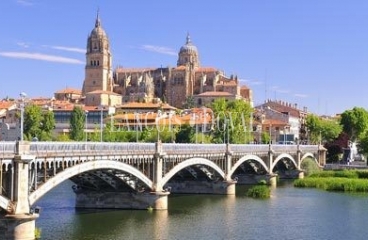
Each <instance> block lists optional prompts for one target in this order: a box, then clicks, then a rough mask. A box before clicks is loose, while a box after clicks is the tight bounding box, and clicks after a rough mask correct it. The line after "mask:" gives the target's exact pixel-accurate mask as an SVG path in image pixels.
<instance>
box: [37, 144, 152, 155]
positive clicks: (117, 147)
mask: <svg viewBox="0 0 368 240" xmlns="http://www.w3.org/2000/svg"><path fill="white" fill-rule="evenodd" d="M30 151H31V153H36V154H42V153H43V154H47V153H53V154H61V153H63V154H66V153H69V154H70V153H84V154H88V153H93V154H97V155H100V154H106V153H109V154H113V153H115V154H154V152H155V144H154V143H139V144H137V143H106V142H101V143H100V142H83V143H80V142H32V143H31V149H30Z"/></svg>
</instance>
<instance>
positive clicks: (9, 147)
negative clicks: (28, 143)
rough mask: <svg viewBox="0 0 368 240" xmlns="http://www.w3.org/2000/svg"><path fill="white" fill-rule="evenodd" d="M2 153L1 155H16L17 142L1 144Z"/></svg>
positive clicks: (0, 151) (0, 150)
mask: <svg viewBox="0 0 368 240" xmlns="http://www.w3.org/2000/svg"><path fill="white" fill-rule="evenodd" d="M0 153H1V154H14V153H15V142H0Z"/></svg>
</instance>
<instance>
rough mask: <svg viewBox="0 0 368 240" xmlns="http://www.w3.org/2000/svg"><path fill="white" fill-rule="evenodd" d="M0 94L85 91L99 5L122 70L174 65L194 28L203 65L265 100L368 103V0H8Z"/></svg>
mask: <svg viewBox="0 0 368 240" xmlns="http://www.w3.org/2000/svg"><path fill="white" fill-rule="evenodd" d="M0 9H1V21H0V29H1V34H0V98H5V97H6V96H9V97H18V95H19V93H20V92H26V93H27V94H28V96H30V97H37V96H44V97H51V96H53V93H54V92H55V91H57V90H60V89H63V88H65V87H74V88H81V87H82V83H83V79H84V62H85V48H86V43H87V36H88V34H89V33H90V32H91V30H92V29H93V27H94V22H95V18H96V12H97V9H99V12H100V17H101V22H102V26H103V28H104V29H105V31H106V32H107V34H108V36H109V38H110V45H111V50H112V54H113V65H114V67H116V66H118V65H120V66H123V67H160V66H161V65H162V66H163V67H167V66H175V65H176V61H177V53H178V51H179V49H180V47H181V46H182V45H183V44H184V43H185V37H186V34H187V32H189V33H190V35H191V38H192V42H193V44H195V45H196V46H197V48H198V51H199V54H200V61H201V65H202V66H208V67H216V68H219V69H221V70H223V71H224V72H225V73H226V74H227V75H230V74H234V75H237V76H238V77H239V78H240V79H241V82H242V83H243V84H245V85H247V86H248V87H250V88H251V89H252V90H253V95H254V102H255V104H260V103H262V102H264V101H265V99H280V100H283V101H287V102H290V103H297V104H298V106H299V107H304V106H306V107H308V109H309V110H310V111H312V112H314V113H317V114H328V115H333V114H336V113H340V112H343V111H345V110H347V109H351V108H353V107H354V106H358V107H364V108H368V101H367V100H368V97H367V95H366V92H367V89H368V81H367V79H368V1H364V0H361V1H359V0H355V1H337V0H277V1H275V0H252V1H251V0H233V1H216V2H213V1H212V2H211V1H199V0H186V1H179V0H170V1H167V0H166V1H165V0H155V1H119V0H109V1H103V0H78V1H73V0H65V1H50V0H1V1H0Z"/></svg>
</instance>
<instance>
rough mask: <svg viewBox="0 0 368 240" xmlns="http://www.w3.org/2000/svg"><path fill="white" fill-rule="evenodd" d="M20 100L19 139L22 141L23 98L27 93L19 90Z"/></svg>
mask: <svg viewBox="0 0 368 240" xmlns="http://www.w3.org/2000/svg"><path fill="white" fill-rule="evenodd" d="M19 95H20V98H21V102H20V141H21V142H23V122H24V100H25V98H26V97H27V94H25V93H24V92H21V93H20V94H19Z"/></svg>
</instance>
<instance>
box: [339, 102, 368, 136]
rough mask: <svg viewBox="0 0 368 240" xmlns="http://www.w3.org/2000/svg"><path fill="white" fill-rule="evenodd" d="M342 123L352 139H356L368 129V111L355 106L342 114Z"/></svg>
mask: <svg viewBox="0 0 368 240" xmlns="http://www.w3.org/2000/svg"><path fill="white" fill-rule="evenodd" d="M340 123H341V125H342V127H343V131H344V132H346V133H347V134H348V135H349V137H350V140H351V141H355V140H357V139H359V138H360V136H361V135H362V134H363V133H365V132H366V131H367V129H368V112H367V111H366V110H365V109H364V108H360V107H354V108H353V109H352V110H346V111H345V112H343V113H342V114H341V120H340Z"/></svg>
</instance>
